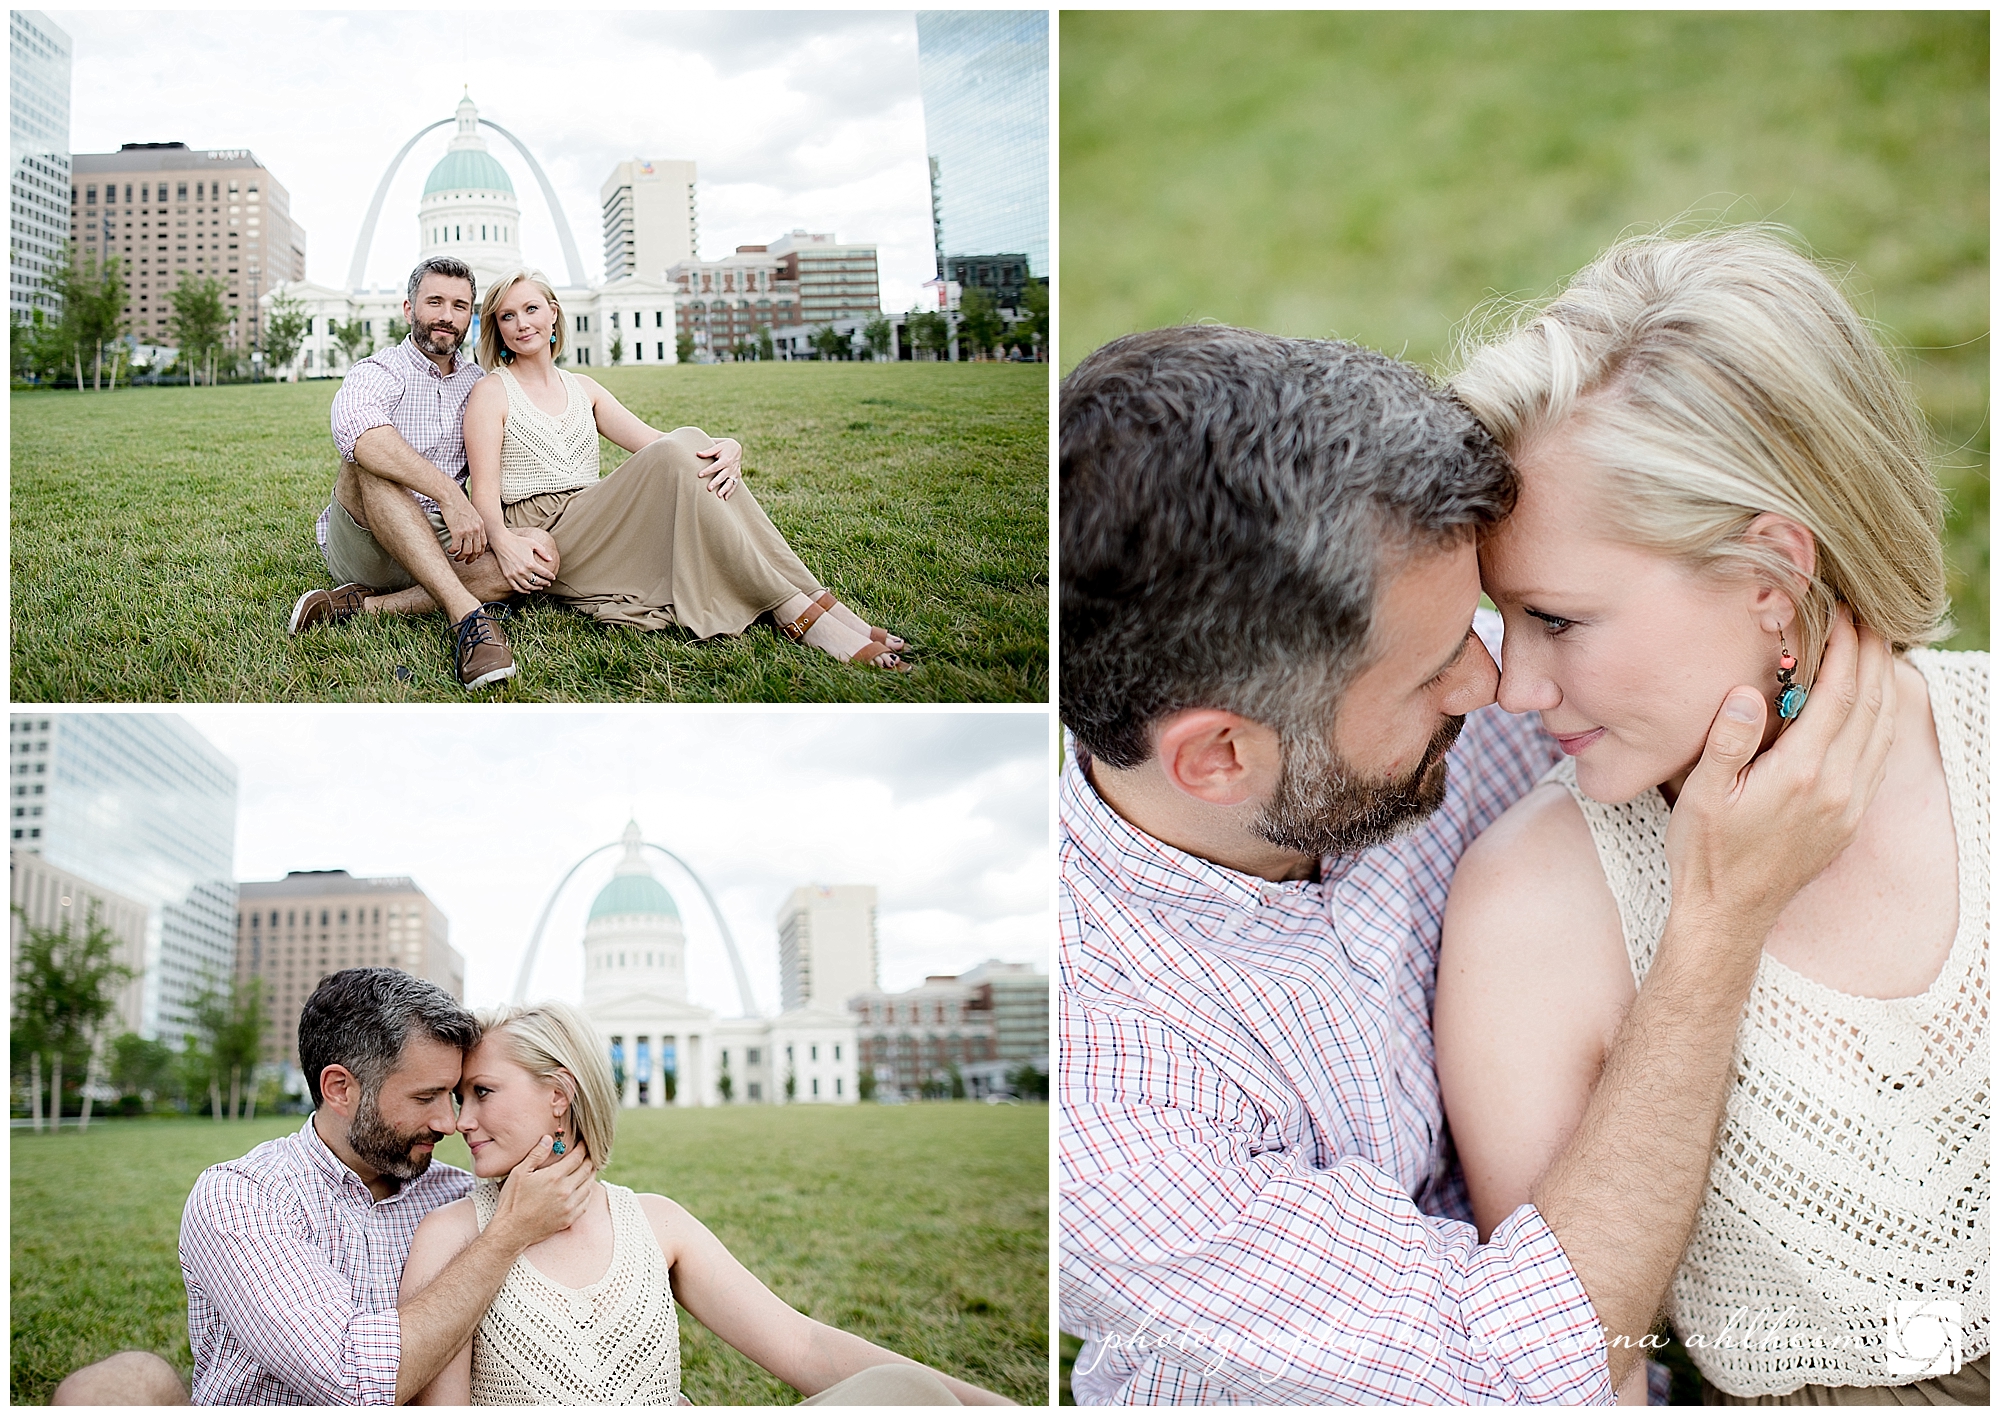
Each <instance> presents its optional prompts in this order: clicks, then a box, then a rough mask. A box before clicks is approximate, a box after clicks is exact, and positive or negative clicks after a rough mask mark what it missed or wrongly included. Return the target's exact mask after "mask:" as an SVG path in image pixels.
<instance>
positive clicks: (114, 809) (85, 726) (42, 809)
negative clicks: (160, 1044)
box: [7, 713, 236, 1046]
mask: <svg viewBox="0 0 2000 1416" xmlns="http://www.w3.org/2000/svg"><path fill="white" fill-rule="evenodd" d="M9 727H10V729H11V731H10V732H9V733H8V737H9V742H8V779H7V780H8V786H9V789H10V790H9V805H10V807H11V815H10V828H11V839H10V842H9V844H11V845H12V846H13V848H14V849H15V850H19V851H27V852H30V853H32V854H36V855H40V856H41V857H43V858H44V859H45V860H46V861H48V863H49V864H50V865H53V866H57V867H59V868H61V869H63V870H67V871H71V872H73V873H74V874H76V875H78V876H81V877H83V878H84V879H86V880H90V881H92V882H94V883H96V884H98V885H102V886H103V887H104V888H105V889H107V890H113V891H116V892H117V893H118V894H120V895H123V896H125V897H126V898H127V899H130V900H133V901H135V902H137V903H138V904H141V905H144V906H145V907H146V910H147V920H146V942H145V950H144V970H143V972H142V973H141V975H140V1006H139V1013H140V1027H139V1031H140V1032H141V1033H143V1034H144V1035H145V1036H147V1037H156V1038H159V1039H160V1040H162V1041H164V1042H167V1043H170V1044H173V1045H176V1046H177V1045H179V1043H180V1041H181V1039H182V1037H183V1035H184V1034H185V1033H186V1031H187V1029H188V1027H189V1025H190V1023H191V1018H190V1016H189V1010H190V1007H191V1005H192V1003H193V1000H194V998H195V997H196V996H197V995H198V994H199V993H200V992H201V991H202V989H203V988H204V987H206V986H208V985H210V984H214V985H217V986H220V987H227V986H228V982H229V978H230V975H231V974H232V973H233V972H234V970H235V962H236V881H235V860H236V765H235V764H234V763H233V762H231V761H230V760H229V759H228V758H226V757H224V756H223V755H222V754H221V753H219V752H217V751H216V750H215V748H213V747H212V746H210V745H209V742H208V740H207V739H206V738H204V737H202V735H201V734H200V733H198V732H196V731H195V730H194V729H193V728H191V727H189V726H188V725H187V724H186V723H184V722H182V721H181V720H180V719H179V718H177V717H175V716H173V715H172V714H170V713H16V714H14V715H13V720H12V722H11V723H10V724H9Z"/></svg>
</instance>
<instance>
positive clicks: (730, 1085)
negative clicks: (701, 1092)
mask: <svg viewBox="0 0 2000 1416" xmlns="http://www.w3.org/2000/svg"><path fill="white" fill-rule="evenodd" d="M715 1089H716V1090H717V1091H719V1092H721V1093H722V1101H723V1104H724V1105H727V1104H728V1103H730V1102H731V1101H734V1100H735V1099H736V1082H735V1079H734V1078H732V1077H731V1076H730V1075H729V1055H728V1054H727V1053H724V1054H723V1058H722V1070H721V1071H719V1072H717V1073H716V1074H715Z"/></svg>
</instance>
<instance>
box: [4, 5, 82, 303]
mask: <svg viewBox="0 0 2000 1416" xmlns="http://www.w3.org/2000/svg"><path fill="white" fill-rule="evenodd" d="M7 41H8V44H7V51H8V53H7V57H8V61H9V66H10V68H11V69H12V82H11V84H10V86H9V90H10V92H9V97H10V98H11V100H12V102H11V103H10V104H9V113H10V125H11V136H12V139H13V150H14V169H13V176H12V177H11V178H10V179H9V181H8V194H9V196H10V197H11V199H12V201H11V206H12V209H13V215H12V218H11V219H10V221H9V229H8V240H7V244H8V256H9V258H8V267H9V269H8V273H7V278H8V290H7V308H8V311H9V312H10V313H11V314H16V315H26V314H28V313H29V312H30V311H32V310H36V309H40V310H42V311H44V312H45V313H46V314H48V315H50V316H53V315H55V314H56V313H57V312H58V305H59V302H58V301H57V299H56V297H55V296H54V295H51V294H50V293H49V292H48V291H46V290H44V289H43V288H42V286H43V276H44V274H45V273H46V272H47V271H48V269H49V268H50V267H51V266H53V265H57V264H59V263H60V262H61V260H62V253H63V246H64V245H65V244H66V243H67V242H68V241H69V36H68V35H67V34H65V33H63V31H62V30H61V29H59V28H57V27H56V26H55V25H53V24H50V23H49V17H48V16H47V15H44V14H43V13H42V12H41V11H39V10H10V11H8V12H7Z"/></svg>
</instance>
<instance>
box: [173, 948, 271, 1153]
mask: <svg viewBox="0 0 2000 1416" xmlns="http://www.w3.org/2000/svg"><path fill="white" fill-rule="evenodd" d="M194 1025H195V1034H196V1036H195V1037H194V1038H190V1040H189V1046H190V1047H191V1048H192V1047H196V1046H199V1048H200V1049H201V1052H202V1053H203V1054H204V1055H205V1057H206V1058H207V1062H208V1065H207V1068H206V1071H207V1083H208V1085H207V1091H208V1096H209V1104H210V1107H211V1109H212V1110H213V1111H214V1114H215V1119H216V1120H218V1121H220V1120H222V1119H224V1118H225V1117H227V1118H228V1119H230V1120H232V1121H233V1120H237V1119H239V1118H240V1117H241V1116H242V1115H243V1107H244V1102H245V1101H246V1100H247V1092H248V1089H249V1088H250V1087H251V1085H252V1084H253V1082H254V1078H255V1073H256V1070H257V1064H258V1062H260V1061H261V1060H262V1059H263V1051H264V1046H263V1044H264V981H263V980H262V979H261V978H258V977H256V976H254V975H253V976H251V977H249V978H238V979H234V980H232V981H231V982H230V985H229V987H228V988H227V989H223V988H220V987H217V986H215V985H212V984H211V985H210V986H209V987H207V988H205V989H203V990H202V992H201V993H200V994H199V995H198V996H197V997H196V999H195V1003H194ZM224 1086H227V1087H228V1088H229V1103H228V1107H227V1109H226V1110H225V1109H224V1106H223V1101H222V1097H223V1088H224Z"/></svg>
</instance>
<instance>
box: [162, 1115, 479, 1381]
mask: <svg viewBox="0 0 2000 1416" xmlns="http://www.w3.org/2000/svg"><path fill="white" fill-rule="evenodd" d="M471 1190H472V1177H471V1176H470V1175H468V1174H466V1173H465V1172H464V1171H463V1170H458V1169H455V1168H453V1167H452V1166H449V1165H438V1164H433V1165H432V1166H431V1167H430V1169H429V1170H427V1171H425V1172H424V1173H423V1174H422V1175H420V1176H419V1177H417V1178H416V1179H415V1180H410V1181H406V1182H405V1183H404V1184H403V1187H402V1188H401V1189H399V1190H398V1191H397V1192H396V1193H395V1194H393V1195H391V1196H390V1197H389V1198H388V1199H386V1200H377V1199H376V1198H375V1197H374V1196H373V1195H372V1194H370V1193H369V1191H368V1186H367V1185H366V1184H364V1183H363V1182H362V1179H361V1177H360V1176H358V1175H356V1174H355V1173H354V1172H353V1171H352V1170H349V1169H348V1168H347V1166H346V1165H345V1164H343V1163H342V1162H341V1159H340V1157H339V1156H337V1155H335V1154H334V1153H333V1152H332V1151H331V1150H328V1149H327V1146H326V1142H324V1141H322V1140H321V1139H320V1138H319V1133H318V1132H316V1131H315V1130H313V1123H312V1118H311V1117H310V1116H309V1117H307V1118H306V1124H305V1125H304V1126H302V1127H300V1128H299V1129H298V1131H297V1132H296V1133H294V1134H293V1135H289V1136H281V1137H279V1138H278V1139H277V1140H275V1141H266V1142H265V1143H264V1144H263V1145H261V1146H258V1147H257V1148H256V1149H255V1150H253V1151H251V1152H250V1154H248V1155H246V1156H244V1157H243V1158H242V1159H241V1160H228V1161H224V1162H223V1163H222V1164H220V1165H211V1166H210V1167H209V1168H208V1169H206V1170H204V1171H203V1172H202V1173H201V1177H200V1178H199V1179H198V1180H196V1181H195V1182H194V1190H193V1191H192V1192H191V1193H190V1194H189V1195H188V1201H187V1209H186V1210H185V1211H184V1212H183V1214H182V1215H181V1277H182V1279H183V1280H184V1281H185V1282H186V1283H187V1293H188V1346H189V1347H191V1348H192V1349H193V1350H194V1403H195V1405H197V1406H357V1405H371V1404H375V1405H394V1404H395V1401H396V1369H397V1367H398V1366H399V1365H400V1364H401V1362H402V1357H403V1336H402V1326H401V1323H400V1320H399V1319H398V1317H397V1314H396V1288H397V1285H398V1284H400V1283H401V1282H402V1278H403V1262H404V1260H405V1259H407V1258H408V1257H409V1254H410V1238H411V1236H412V1235H414V1234H415V1233H416V1232H417V1224H418V1222H419V1221H421V1220H422V1219H423V1217H424V1216H425V1215H427V1214H429V1213H430V1212H431V1211H432V1210H434V1209H436V1208H437V1207H438V1206H439V1205H442V1204H446V1203H449V1202H450V1201H452V1200H456V1199H459V1198H461V1197H463V1196H465V1195H467V1194H469V1193H471Z"/></svg>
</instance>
